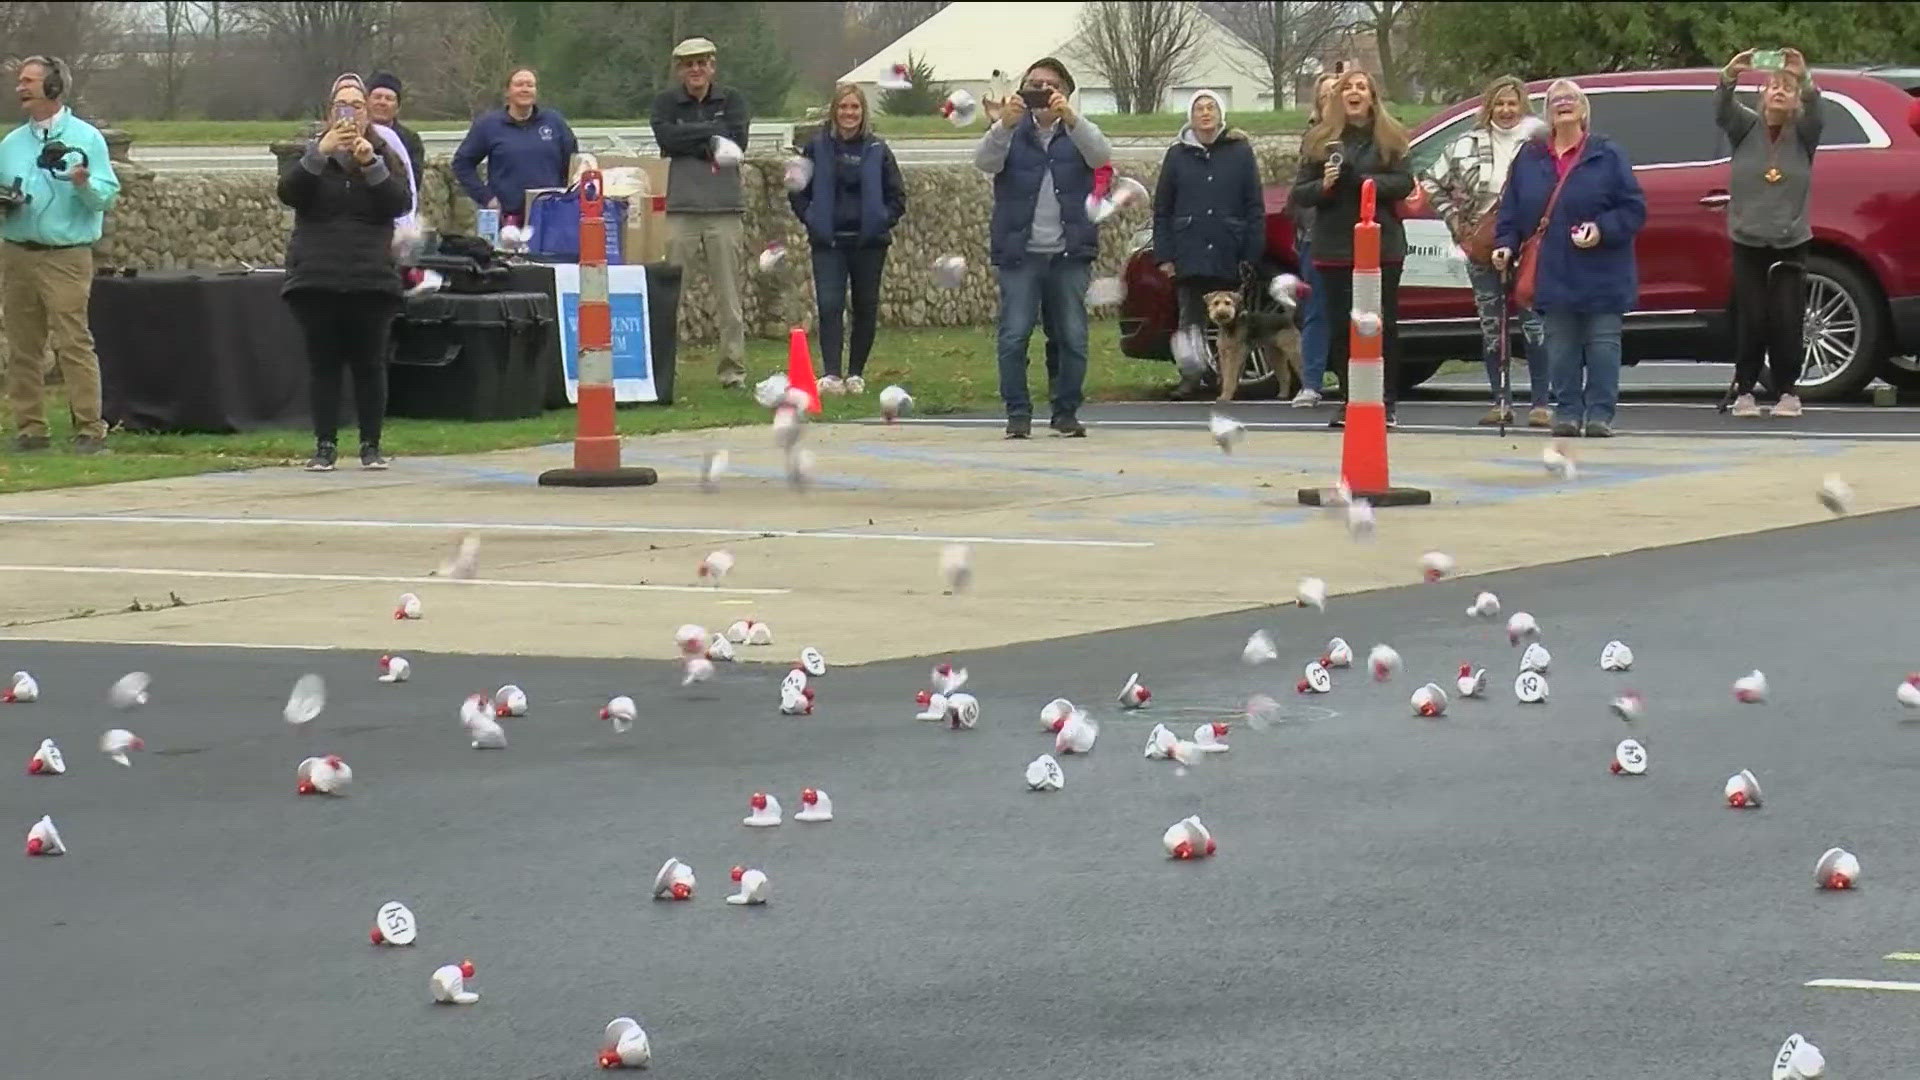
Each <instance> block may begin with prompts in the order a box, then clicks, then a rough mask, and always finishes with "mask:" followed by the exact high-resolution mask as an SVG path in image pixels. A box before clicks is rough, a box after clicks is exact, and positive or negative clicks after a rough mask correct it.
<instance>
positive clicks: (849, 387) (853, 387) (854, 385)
mask: <svg viewBox="0 0 1920 1080" xmlns="http://www.w3.org/2000/svg"><path fill="white" fill-rule="evenodd" d="M820 392H821V393H823V394H864V393H866V392H867V380H865V379H863V378H861V377H860V376H858V375H849V376H847V377H846V378H845V379H841V378H840V377H839V376H837V375H822V376H820Z"/></svg>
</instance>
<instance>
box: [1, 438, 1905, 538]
mask: <svg viewBox="0 0 1920 1080" xmlns="http://www.w3.org/2000/svg"><path fill="white" fill-rule="evenodd" d="M894 422H895V423H898V424H924V425H927V426H930V427H949V426H952V427H958V426H962V425H966V426H985V427H997V426H999V425H1000V424H1004V423H1006V421H1004V420H996V419H994V418H992V417H952V418H947V419H935V418H921V419H917V420H915V419H906V418H902V419H900V420H896V421H894ZM854 423H858V424H876V425H877V424H881V423H884V421H881V420H877V419H875V420H856V421H854ZM1085 423H1086V425H1087V426H1088V427H1089V428H1094V429H1098V428H1125V427H1139V428H1160V429H1163V430H1168V431H1186V430H1191V431H1205V430H1206V428H1207V424H1206V422H1205V421H1202V420H1192V421H1184V420H1085ZM1242 424H1243V426H1245V427H1246V428H1247V429H1249V430H1252V431H1326V432H1338V431H1339V430H1340V429H1339V428H1330V427H1328V426H1327V422H1326V421H1325V420H1317V421H1316V420H1305V421H1300V422H1298V423H1280V422H1277V421H1271V420H1246V421H1242ZM1394 430H1395V431H1398V432H1400V433H1402V434H1404V433H1406V432H1410V431H1427V432H1479V433H1483V434H1487V435H1494V434H1496V429H1494V428H1490V427H1481V426H1480V425H1478V424H1471V425H1468V424H1401V425H1399V426H1398V427H1396V428H1395V429H1394ZM1617 434H1618V435H1620V436H1624V437H1626V438H1627V440H1628V441H1629V443H1630V442H1631V440H1632V438H1633V437H1634V436H1638V435H1656V436H1663V437H1666V436H1672V437H1690V436H1706V437H1709V438H1735V439H1744V438H1754V439H1887V440H1907V441H1911V440H1915V439H1920V431H1803V430H1797V429H1781V428H1768V429H1758V428H1738V429H1725V430H1723V429H1714V428H1703V429H1689V430H1680V429H1667V428H1654V429H1649V428H1636V427H1630V428H1623V429H1619V430H1618V431H1617ZM1515 435H1537V436H1539V437H1541V438H1546V437H1547V436H1548V432H1547V431H1546V429H1544V428H1525V427H1514V426H1511V425H1509V426H1508V428H1507V436H1508V437H1509V438H1511V437H1513V436H1515ZM4 520H6V516H5V515H0V521H4Z"/></svg>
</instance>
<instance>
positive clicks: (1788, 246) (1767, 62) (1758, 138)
mask: <svg viewBox="0 0 1920 1080" xmlns="http://www.w3.org/2000/svg"><path fill="white" fill-rule="evenodd" d="M1754 70H1759V71H1763V72H1765V74H1766V81H1765V82H1763V83H1762V84H1761V86H1760V111H1759V112H1757V113H1756V112H1755V111H1754V110H1753V109H1750V108H1748V107H1747V106H1745V105H1742V104H1741V103H1740V102H1739V100H1738V99H1736V98H1735V97H1734V96H1733V91H1734V86H1735V85H1736V84H1737V83H1738V82H1739V81H1740V76H1741V74H1742V73H1744V72H1748V71H1754ZM1713 106H1714V108H1713V117H1714V122H1715V123H1717V124H1719V126H1720V130H1721V131H1724V132H1726V135H1727V141H1728V143H1729V144H1730V145H1731V146H1732V147H1733V160H1732V162H1731V163H1730V165H1729V168H1730V169H1731V171H1732V174H1733V175H1732V177H1731V179H1729V180H1728V182H1727V191H1728V193H1729V194H1730V195H1731V196H1732V198H1731V199H1730V200H1729V201H1728V202H1727V232H1728V233H1729V235H1730V236H1731V237H1732V240H1733V320H1734V321H1733V365H1734V367H1733V370H1734V382H1735V383H1736V384H1737V385H1736V387H1735V389H1736V391H1737V392H1738V396H1737V397H1736V398H1734V402H1733V415H1735V416H1742V417H1751V416H1759V415H1760V406H1759V405H1758V404H1756V403H1755V402H1754V400H1753V386H1754V383H1756V382H1758V381H1759V379H1760V362H1761V360H1762V359H1768V360H1770V361H1771V362H1770V363H1769V364H1768V367H1769V368H1770V369H1771V372H1772V375H1773V391H1774V393H1776V394H1778V395H1779V399H1778V400H1777V402H1776V403H1775V404H1774V406H1773V415H1775V416H1778V417H1783V418H1785V417H1794V416H1799V415H1800V395H1798V394H1796V393H1794V387H1795V385H1796V384H1797V383H1798V382H1799V381H1800V369H1801V368H1802V367H1803V366H1804V365H1805V363H1806V347H1805V346H1804V345H1803V344H1802V343H1801V332H1802V331H1803V329H1804V328H1805V323H1806V319H1807V289H1806V285H1807V245H1808V244H1809V243H1811V242H1812V241H1813V228H1812V226H1811V225H1810V224H1809V223H1808V220H1807V198H1808V196H1809V195H1810V194H1812V191H1813V155H1814V152H1815V151H1817V150H1819V149H1820V133H1821V131H1822V130H1823V128H1824V127H1825V119H1824V118H1823V117H1822V116H1821V113H1820V88H1819V87H1817V86H1815V85H1814V84H1813V75H1812V74H1811V73H1809V72H1808V71H1807V61H1806V59H1805V58H1804V57H1802V56H1801V55H1800V51H1799V50H1798V49H1784V50H1781V51H1778V52H1772V53H1767V52H1760V53H1756V52H1755V51H1754V50H1753V49H1748V50H1746V51H1745V52H1742V53H1741V54H1740V55H1738V56H1736V57H1734V58H1733V59H1732V60H1729V61H1727V66H1726V67H1725V68H1724V69H1722V70H1721V72H1720V85H1719V89H1718V91H1717V92H1716V93H1715V94H1714V99H1713Z"/></svg>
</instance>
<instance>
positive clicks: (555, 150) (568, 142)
mask: <svg viewBox="0 0 1920 1080" xmlns="http://www.w3.org/2000/svg"><path fill="white" fill-rule="evenodd" d="M579 148H580V144H579V143H578V142H577V141H576V140H575V139H574V137H573V129H572V128H570V127H568V126H567V120H566V117H563V116H561V115H560V114H559V113H557V112H554V111H553V110H552V109H549V108H547V107H545V106H543V105H535V106H534V107H533V112H532V113H531V114H530V115H529V116H528V117H527V118H526V119H525V120H515V119H514V118H513V117H512V116H511V115H509V114H508V112H507V110H505V109H494V110H493V111H491V112H487V113H483V114H481V115H480V116H479V117H477V118H475V120H474V121H473V126H472V127H470V128H468V129H467V137H466V138H465V139H462V140H461V141H460V149H458V150H455V151H454V152H453V176H454V179H456V180H458V181H459V182H460V188H461V190H463V191H465V192H466V193H467V198H469V199H472V200H473V202H474V205H475V206H485V205H487V203H488V201H489V200H492V199H499V200H500V210H501V212H502V213H507V214H518V213H522V212H524V211H525V210H526V207H527V189H529V188H563V187H566V186H567V167H568V166H569V165H570V164H571V163H572V162H573V155H574V153H575V152H576V151H577V150H579ZM482 161H484V162H486V163H487V178H486V180H485V181H484V182H483V181H482V180H481V179H480V163H481V162H482Z"/></svg>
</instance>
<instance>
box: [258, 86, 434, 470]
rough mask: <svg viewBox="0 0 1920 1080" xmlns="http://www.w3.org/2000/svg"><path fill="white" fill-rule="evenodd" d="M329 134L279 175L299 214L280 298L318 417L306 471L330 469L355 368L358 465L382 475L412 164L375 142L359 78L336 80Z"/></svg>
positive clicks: (281, 188)
mask: <svg viewBox="0 0 1920 1080" xmlns="http://www.w3.org/2000/svg"><path fill="white" fill-rule="evenodd" d="M327 115H328V125H327V129H326V131H325V132H323V133H322V134H321V135H320V136H319V137H318V138H316V139H314V140H313V141H311V142H309V143H308V144H307V148H306V152H305V153H303V154H301V156H300V157H299V158H298V159H297V160H295V161H293V162H291V163H289V164H288V166H287V168H286V169H285V170H284V171H282V172H281V174H280V186H279V195H280V201H281V202H282V203H285V204H286V205H287V206H289V207H292V208H293V235H292V237H291V238H290V239H289V240H288V242H287V280H286V284H285V285H283V286H282V287H281V290H280V292H281V295H282V296H284V297H286V300H287V304H288V305H289V306H290V307H292V309H293V314H294V318H295V319H296V320H298V321H299V323H300V329H301V332H302V334H303V336H304V337H305V338H306V345H307V368H308V372H309V375H310V381H309V387H310V397H311V409H312V414H313V436H314V448H313V457H312V459H310V460H309V461H308V462H307V468H308V469H309V470H310V471H313V472H331V471H332V470H333V467H334V461H335V458H336V457H337V456H338V452H337V450H336V448H335V447H336V441H337V434H338V431H339V426H340V380H341V375H342V374H343V373H344V372H346V371H351V372H353V398H354V411H355V414H356V416H357V418H358V420H359V424H360V465H361V467H362V468H366V469H384V468H386V467H387V459H386V457H385V456H384V455H382V454H381V452H380V429H381V422H382V421H383V420H384V419H385V417H386V411H387V339H388V336H389V333H390V332H391V329H392V326H393V318H394V316H395V315H396V314H397V313H398V312H399V310H400V274H399V271H398V269H397V268H396V267H395V265H394V257H393V219H394V218H396V217H399V216H400V215H402V214H404V213H406V212H407V209H408V206H409V203H410V201H411V192H410V189H409V186H408V183H407V179H406V169H405V166H403V165H401V164H400V162H399V160H398V159H397V158H395V157H393V155H392V154H391V152H389V151H386V150H384V149H383V148H382V147H378V146H376V145H375V144H374V142H373V141H372V139H373V138H374V136H373V135H372V133H371V132H370V131H369V127H370V124H371V117H370V115H369V114H368V112H367V94H366V91H365V90H364V89H362V88H361V86H360V81H359V79H357V78H355V77H353V76H342V77H341V78H340V79H338V80H336V81H335V82H334V89H333V94H332V96H331V100H330V103H329V106H328V111H327Z"/></svg>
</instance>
